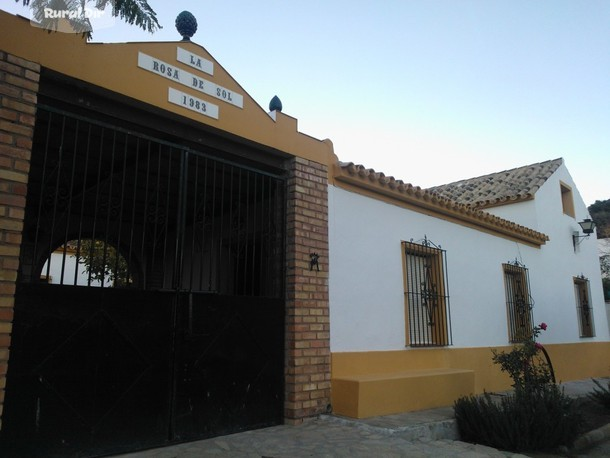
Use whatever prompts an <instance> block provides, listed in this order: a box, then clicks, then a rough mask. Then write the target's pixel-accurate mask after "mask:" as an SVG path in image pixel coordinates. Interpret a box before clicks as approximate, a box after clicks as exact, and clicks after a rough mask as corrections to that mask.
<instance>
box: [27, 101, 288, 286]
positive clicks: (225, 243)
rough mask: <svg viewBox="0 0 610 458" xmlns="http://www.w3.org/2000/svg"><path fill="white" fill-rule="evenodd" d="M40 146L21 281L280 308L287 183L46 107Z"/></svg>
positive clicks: (42, 111)
mask: <svg viewBox="0 0 610 458" xmlns="http://www.w3.org/2000/svg"><path fill="white" fill-rule="evenodd" d="M36 136H37V138H36V141H37V142H39V143H42V144H44V154H43V155H35V156H34V157H33V158H32V161H33V164H32V170H34V171H35V172H34V173H32V176H31V177H30V183H29V186H30V189H31V192H30V196H32V197H30V198H29V200H28V206H29V209H30V210H29V211H28V215H29V216H30V217H29V218H26V221H25V225H26V229H27V231H28V233H30V234H33V239H32V240H25V243H24V246H25V248H24V250H25V251H24V253H25V256H24V261H25V263H24V265H27V266H28V269H26V270H24V271H23V272H24V275H22V278H21V280H22V281H29V282H36V281H39V279H40V273H41V272H42V275H43V277H44V279H45V280H46V281H48V282H50V283H57V284H61V285H81V286H89V287H93V286H120V287H130V288H136V289H142V290H155V289H174V290H188V291H206V292H213V293H223V294H237V295H247V296H269V297H281V296H282V294H283V291H282V287H283V285H282V282H281V281H279V282H278V279H281V278H282V268H281V263H278V262H273V259H274V257H277V255H278V254H281V252H282V244H283V230H282V225H283V201H284V192H283V186H284V180H283V178H282V177H280V176H277V175H273V174H270V173H263V172H260V171H255V170H252V169H250V168H248V167H244V166H241V165H238V164H235V163H233V162H231V161H225V160H220V159H218V158H211V157H209V156H208V155H207V154H205V153H201V152H199V151H193V150H191V149H188V148H184V147H180V146H178V145H174V144H171V143H169V142H164V141H160V140H156V139H152V138H150V137H147V136H145V135H140V134H135V133H133V132H129V131H127V130H124V129H120V128H115V127H112V126H108V125H105V124H103V123H99V122H97V121H92V120H89V119H86V118H82V117H77V116H72V115H68V114H67V113H63V112H58V111H56V110H52V109H49V108H48V107H41V108H39V124H38V128H37V131H36ZM176 177H180V178H179V179H176ZM34 208H36V210H35V211H33V209H34ZM28 242H29V243H28ZM45 262H46V265H45V267H44V268H43V265H44V264H45ZM70 263H71V264H70ZM68 267H70V268H71V269H73V272H72V273H71V274H70V275H68V274H67V272H68ZM52 271H53V272H52ZM85 271H86V276H85V277H83V275H82V274H83V273H84V272H85ZM26 272H27V273H26ZM183 274H184V275H183ZM51 277H56V278H51ZM57 277H59V278H57Z"/></svg>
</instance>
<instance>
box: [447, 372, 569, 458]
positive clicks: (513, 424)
mask: <svg viewBox="0 0 610 458" xmlns="http://www.w3.org/2000/svg"><path fill="white" fill-rule="evenodd" d="M454 409H455V417H456V420H457V424H458V429H459V432H460V437H461V439H462V440H464V441H467V442H473V443H478V444H483V445H488V446H490V447H495V448H499V449H502V450H510V451H513V452H523V451H534V450H536V451H550V450H554V449H556V448H557V447H559V446H560V445H565V446H567V447H570V446H571V445H572V444H573V443H574V440H575V439H576V437H577V436H578V434H579V432H580V425H581V416H580V414H579V413H578V412H577V410H576V407H575V405H574V402H573V400H572V399H570V398H569V397H568V396H566V395H565V394H564V393H563V392H562V391H561V390H560V389H559V388H558V387H557V385H554V384H547V385H544V386H543V387H539V388H538V389H537V390H535V391H532V392H529V393H527V392H520V393H519V394H516V393H514V394H510V395H507V396H505V397H503V398H501V399H500V400H499V401H496V400H494V399H493V398H492V397H491V396H490V395H489V394H488V393H485V395H483V396H481V397H474V396H470V397H463V398H460V399H458V400H457V401H456V403H455V405H454Z"/></svg>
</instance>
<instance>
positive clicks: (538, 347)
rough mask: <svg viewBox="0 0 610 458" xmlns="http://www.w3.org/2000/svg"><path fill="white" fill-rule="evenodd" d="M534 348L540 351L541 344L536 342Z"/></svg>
mask: <svg viewBox="0 0 610 458" xmlns="http://www.w3.org/2000/svg"><path fill="white" fill-rule="evenodd" d="M536 348H537V349H538V350H542V349H543V348H544V347H543V346H542V344H541V343H538V342H536Z"/></svg>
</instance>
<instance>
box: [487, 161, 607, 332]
mask: <svg viewBox="0 0 610 458" xmlns="http://www.w3.org/2000/svg"><path fill="white" fill-rule="evenodd" d="M560 183H563V184H565V185H568V186H569V187H570V188H571V189H572V195H573V199H574V213H575V217H574V218H573V217H571V216H569V215H566V214H564V213H563V206H562V201H561V190H560ZM535 196H536V198H535V199H534V200H533V201H529V202H527V204H533V205H526V206H521V207H520V210H522V211H521V212H517V213H516V212H515V211H514V209H513V208H511V207H517V206H519V205H520V204H515V205H506V206H501V207H495V208H492V209H489V212H490V213H493V214H495V215H498V216H501V217H504V218H507V219H510V220H511V221H515V222H516V223H519V224H522V225H527V224H526V223H527V222H531V221H537V225H536V226H528V227H531V228H532V229H535V230H537V231H540V232H543V233H545V234H547V235H548V236H549V238H550V240H549V241H548V242H547V243H546V245H544V246H543V247H542V248H541V250H540V251H541V256H537V257H534V258H532V259H531V261H529V263H528V262H526V264H528V267H529V268H530V278H531V282H532V295H533V296H534V299H535V300H536V304H535V307H534V318H535V319H536V320H539V321H545V322H547V323H548V324H549V329H548V330H547V332H545V333H543V334H542V336H541V341H542V342H543V343H563V342H587V341H591V340H610V337H609V336H610V334H609V331H608V317H607V314H606V307H605V305H604V297H603V288H602V283H601V271H600V267H599V254H598V250H597V243H596V238H597V236H596V234H592V235H591V236H590V237H589V238H585V239H580V241H579V242H580V243H579V244H578V246H577V247H576V250H574V246H573V243H572V233H573V232H575V231H578V232H579V234H580V235H582V230H581V229H580V226H579V225H578V222H579V221H582V220H583V219H585V218H589V217H590V215H589V212H588V210H587V206H586V205H585V203H584V201H583V199H582V197H581V196H580V193H579V192H578V189H577V188H576V184H575V183H574V180H573V179H572V177H571V176H570V173H569V172H568V170H567V168H566V166H565V164H562V165H561V166H560V167H559V168H558V169H557V171H555V173H554V174H553V175H552V176H551V177H550V178H549V179H548V180H547V181H546V182H545V183H544V185H543V186H542V187H541V188H540V189H539V190H538V192H536V195H535ZM533 215H535V216H533ZM580 275H584V276H585V277H586V278H588V279H589V286H590V299H591V307H592V308H593V314H594V328H595V335H596V337H597V338H596V339H591V338H581V337H580V336H579V330H578V327H577V326H574V323H575V322H576V323H577V320H578V316H577V310H576V305H574V306H573V307H571V304H570V303H569V302H570V301H569V299H570V298H574V286H573V278H574V277H576V276H580ZM534 286H535V288H536V289H534ZM573 302H574V304H575V302H576V299H575V298H574V299H573Z"/></svg>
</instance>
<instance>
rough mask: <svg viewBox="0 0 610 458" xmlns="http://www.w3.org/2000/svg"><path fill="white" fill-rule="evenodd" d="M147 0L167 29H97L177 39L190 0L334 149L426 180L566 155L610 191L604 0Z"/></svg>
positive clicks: (111, 38)
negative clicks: (179, 21)
mask: <svg viewBox="0 0 610 458" xmlns="http://www.w3.org/2000/svg"><path fill="white" fill-rule="evenodd" d="M149 4H150V6H151V7H152V8H153V9H154V10H155V11H156V12H157V16H158V18H159V22H160V23H161V25H162V26H163V29H162V30H160V31H158V32H155V33H154V34H150V33H148V32H145V31H142V30H140V29H138V28H137V27H136V26H129V25H126V24H124V23H122V22H120V21H119V20H117V21H115V22H114V23H110V24H104V25H103V26H102V27H101V28H98V29H97V30H94V33H93V40H92V41H94V42H129V41H176V40H180V39H181V37H180V35H179V34H178V32H177V31H176V29H175V27H174V21H175V18H176V16H177V15H178V14H179V13H180V12H181V11H184V10H187V11H190V12H191V13H192V14H193V15H194V16H195V17H196V19H197V22H198V30H197V33H196V34H195V35H194V36H193V38H192V41H194V42H195V43H197V44H199V45H201V46H203V47H204V48H205V49H206V50H207V51H208V52H209V53H210V54H211V55H212V56H213V57H214V58H215V59H216V60H217V61H218V62H219V63H220V65H222V66H223V67H224V68H225V69H226V70H227V71H228V72H229V73H230V74H231V75H232V76H233V78H234V79H235V80H236V81H237V82H238V83H239V84H240V85H241V86H242V88H243V89H244V90H245V91H246V92H247V93H248V94H249V95H250V96H251V97H252V98H253V99H254V100H255V101H256V102H257V103H258V104H259V105H261V106H262V107H263V108H265V109H266V110H267V109H268V106H269V101H270V100H271V98H272V97H273V96H274V95H277V96H278V97H279V98H280V99H281V101H282V105H283V112H284V113H285V114H287V115H290V116H293V117H295V118H297V119H298V128H299V131H301V132H303V133H305V134H308V135H311V136H313V137H316V138H319V139H325V138H329V139H331V140H332V142H333V145H334V149H335V154H337V156H338V157H339V159H340V160H342V161H346V162H355V163H357V164H363V165H364V166H366V167H369V168H374V169H375V170H376V171H380V172H383V173H385V174H386V175H388V176H394V177H395V178H397V179H401V180H403V181H405V182H408V183H412V184H414V185H418V186H421V187H424V188H425V187H430V186H434V185H439V184H445V183H450V182H453V181H457V180H461V179H465V178H472V177H476V176H480V175H484V174H488V173H494V172H499V171H502V170H507V169H511V168H514V167H519V166H522V165H527V164H531V163H535V162H541V161H545V160H550V159H556V158H558V157H563V158H564V160H565V162H566V165H567V167H568V170H569V171H570V173H571V175H572V178H573V179H574V181H575V183H576V185H577V187H578V189H579V190H580V193H581V196H582V198H583V200H584V201H585V203H586V204H587V205H590V204H592V203H593V202H595V201H596V200H606V199H610V0H586V1H583V0H571V1H568V0H349V1H347V0H307V1H305V0H257V1H252V0H223V1H221V2H218V1H216V2H210V1H206V0H173V1H167V0H149ZM0 9H3V10H6V11H9V12H12V13H18V14H21V15H24V16H28V17H29V10H28V9H27V8H25V7H23V6H21V0H20V2H19V3H15V2H14V0H0Z"/></svg>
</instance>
